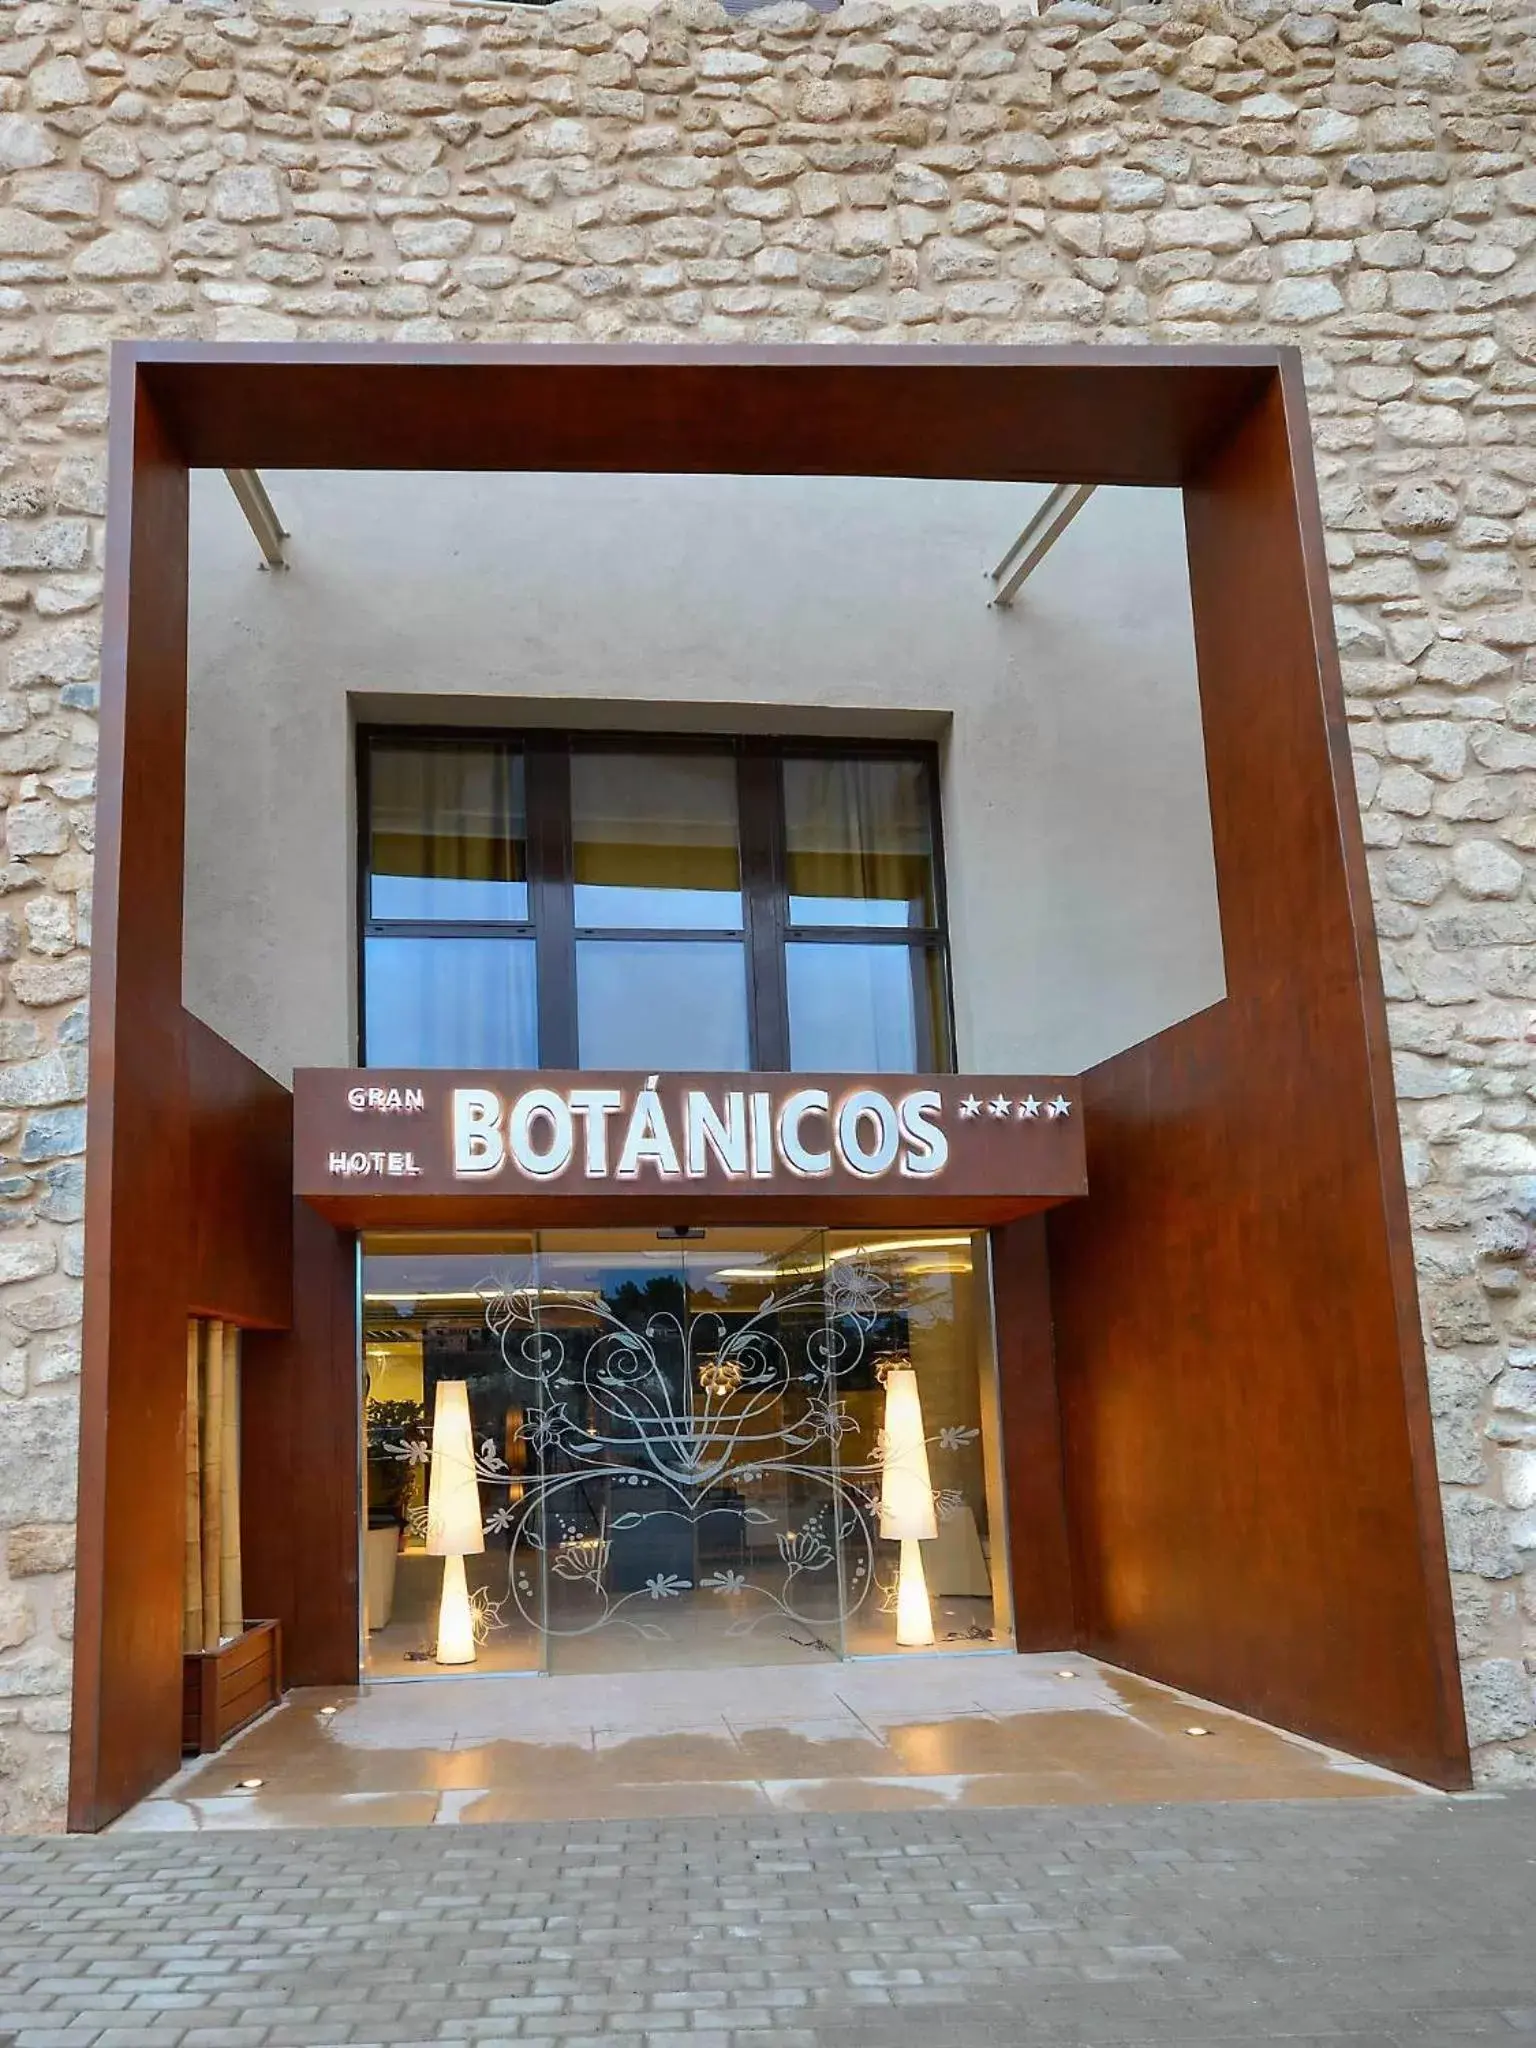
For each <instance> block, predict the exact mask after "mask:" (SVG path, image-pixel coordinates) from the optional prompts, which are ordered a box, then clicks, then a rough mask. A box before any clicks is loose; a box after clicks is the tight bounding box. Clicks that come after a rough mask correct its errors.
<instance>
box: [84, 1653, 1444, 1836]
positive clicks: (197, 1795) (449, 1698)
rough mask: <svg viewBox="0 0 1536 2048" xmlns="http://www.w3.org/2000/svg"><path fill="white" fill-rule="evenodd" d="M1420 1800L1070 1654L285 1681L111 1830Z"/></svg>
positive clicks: (1382, 1776)
mask: <svg viewBox="0 0 1536 2048" xmlns="http://www.w3.org/2000/svg"><path fill="white" fill-rule="evenodd" d="M1191 1729H1203V1730H1205V1731H1207V1732H1206V1733H1204V1734H1191V1733H1190V1732H1189V1731H1190V1730H1191ZM255 1780H259V1781H260V1782H259V1783H252V1782H247V1783H245V1784H242V1781H255ZM1421 1789H1422V1788H1420V1787H1418V1786H1416V1785H1413V1784H1411V1783H1410V1782H1409V1781H1408V1780H1406V1779H1403V1778H1397V1777H1393V1776H1391V1775H1390V1774H1389V1773H1387V1772H1385V1771H1380V1770H1376V1769H1373V1768H1372V1767H1371V1766H1370V1765H1367V1764H1362V1763H1358V1762H1356V1761H1354V1760H1353V1759H1351V1758H1349V1757H1346V1756H1341V1755H1339V1754H1338V1753H1336V1752H1334V1751H1331V1750H1326V1749H1323V1748H1321V1747H1319V1746H1318V1745H1317V1744H1315V1743H1309V1742H1303V1741H1302V1740H1300V1739H1299V1738H1298V1737H1295V1736H1289V1735H1283V1734H1281V1733H1279V1732H1278V1731H1277V1730H1275V1729H1273V1728H1266V1727H1264V1726H1262V1725H1261V1724H1259V1723H1258V1722H1255V1721H1249V1720H1246V1719H1244V1718H1243V1717H1242V1716H1241V1715H1238V1714H1231V1713H1227V1712H1225V1711H1224V1710H1223V1709H1221V1708H1219V1707H1212V1706H1209V1705H1207V1704H1205V1703H1202V1702H1198V1701H1193V1700H1191V1699H1189V1698H1188V1697H1186V1696H1185V1695H1182V1694H1180V1693H1176V1692H1171V1691H1169V1690H1168V1689H1167V1688H1166V1687H1163V1686H1159V1685H1152V1684H1149V1683H1148V1682H1147V1681H1145V1680H1144V1679H1139V1678H1132V1677H1130V1676H1128V1675H1127V1674H1125V1673H1124V1672H1119V1671H1113V1670H1110V1669H1109V1668H1107V1667H1106V1666H1103V1665H1097V1664H1094V1663H1093V1662H1092V1661H1091V1660H1089V1659H1087V1658H1083V1657H1077V1656H1065V1657H1063V1656H1060V1655H1058V1656H1055V1657H1014V1656H974V1657H952V1658H932V1659H924V1660H921V1661H919V1660H917V1659H914V1660H912V1661H910V1662H896V1661H892V1662H871V1663H867V1664H857V1663H854V1664H828V1665H824V1666H815V1667H811V1668H806V1667H804V1666H780V1667H776V1668H769V1669H762V1668H758V1669H752V1670H714V1671H697V1670H695V1671H680V1672H630V1673H627V1674H624V1675H622V1676H621V1675H604V1676H601V1677H574V1676H573V1677H557V1678H505V1677H490V1678H439V1679H425V1680H421V1681H417V1682H415V1683H408V1684H396V1685H375V1686H372V1687H365V1688H362V1689H359V1690H345V1689H343V1690H337V1691H333V1692H332V1691H304V1692H296V1693H292V1694H290V1695H289V1697H288V1700H287V1701H286V1702H285V1704H284V1705H283V1706H281V1707H280V1708H278V1709H277V1710H276V1711H275V1712H274V1713H272V1714H270V1715H269V1716H268V1717H267V1718H266V1719H265V1720H264V1721H261V1722H259V1723H257V1725H256V1726H255V1727H253V1728H251V1729H249V1730H248V1731H247V1732H246V1733H245V1734H244V1735H242V1736H239V1737H237V1738H236V1740H235V1741H234V1742H233V1743H231V1744H230V1746H229V1747H228V1748H227V1749H226V1750H225V1751H224V1752H223V1754H222V1755H220V1756H217V1757H208V1758H202V1759H199V1760H197V1761H195V1762H193V1763H191V1764H189V1765H188V1766H187V1768H186V1769H185V1770H183V1771H182V1772H181V1773H180V1775H179V1776H178V1777H176V1778H174V1779H172V1780H171V1782H170V1783H169V1784H167V1785H166V1786H165V1787H164V1788H163V1789H162V1790H161V1791H160V1792H159V1793H158V1794H157V1795H156V1796H155V1797H154V1798H152V1799H148V1800H145V1801H144V1803H143V1804H142V1805H140V1806H138V1807H136V1808H135V1809H134V1810H133V1811H132V1812H131V1813H130V1814H128V1815H126V1816H125V1817H124V1819H122V1820H121V1821H119V1822H118V1823H117V1826H118V1827H119V1828H128V1829H136V1830H137V1829H157V1828H182V1829H185V1828H227V1827H238V1828H286V1827H334V1826H337V1825H347V1824H353V1825H362V1826H378V1827H401V1826H409V1825H412V1824H425V1823H428V1822H438V1823H443V1822H457V1821H515V1820H592V1819H605V1820H606V1819H614V1820H619V1819H644V1818H649V1817H653V1816H662V1815H670V1814H680V1815H691V1816H700V1817H708V1816H719V1815H728V1814H741V1813H761V1812H769V1811H774V1810H778V1811H781V1812H800V1813H806V1812H821V1813H828V1812H831V1813H855V1812H869V1811H873V1810H878V1809H893V1808H913V1807H942V1808H950V1809H956V1808H966V1807H990V1806H1042V1805H1048V1806H1056V1805H1079V1804H1082V1805H1088V1804H1112V1803H1115V1802H1117V1801H1136V1802H1147V1801H1186V1800H1220V1799H1336V1798H1352V1799H1358V1798H1362V1797H1369V1796H1372V1795H1387V1796H1391V1795H1397V1796H1399V1797H1412V1796H1414V1795H1415V1794H1416V1793H1418V1792H1420V1791H1421Z"/></svg>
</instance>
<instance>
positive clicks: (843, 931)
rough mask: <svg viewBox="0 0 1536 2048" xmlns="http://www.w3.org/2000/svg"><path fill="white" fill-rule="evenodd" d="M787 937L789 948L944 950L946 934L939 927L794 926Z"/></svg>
mask: <svg viewBox="0 0 1536 2048" xmlns="http://www.w3.org/2000/svg"><path fill="white" fill-rule="evenodd" d="M784 937H785V939H786V940H787V942H788V943H789V944H790V945H794V946H816V945H821V944H822V943H823V942H824V943H825V944H827V945H829V946H942V945H943V944H944V934H943V932H942V931H940V930H939V929H938V927H937V926H936V925H911V924H792V925H787V926H786V927H785V930H784Z"/></svg>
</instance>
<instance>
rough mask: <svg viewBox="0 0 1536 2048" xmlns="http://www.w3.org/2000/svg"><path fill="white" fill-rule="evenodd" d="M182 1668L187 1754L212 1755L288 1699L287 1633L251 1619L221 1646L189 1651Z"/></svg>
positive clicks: (183, 1743)
mask: <svg viewBox="0 0 1536 2048" xmlns="http://www.w3.org/2000/svg"><path fill="white" fill-rule="evenodd" d="M181 1669H182V1685H181V1749H182V1754H183V1756H189V1755H204V1756H206V1755H207V1754H208V1752H209V1751H211V1750H215V1749H222V1748H223V1746H224V1744H225V1743H226V1742H228V1740H229V1738H230V1736H231V1735H233V1734H235V1733H236V1732H237V1730H239V1729H241V1728H243V1727H244V1726H245V1725H246V1723H247V1722H248V1721H254V1720H255V1718H256V1716H257V1715H258V1714H264V1713H265V1712H266V1710H267V1708H268V1707H274V1706H276V1704H277V1702H278V1701H279V1700H280V1699H281V1698H282V1696H283V1639H282V1632H281V1630H280V1629H279V1627H278V1624H277V1623H276V1622H275V1621H253V1622H249V1623H247V1625H246V1627H245V1630H244V1631H243V1633H242V1634H240V1635H238V1636H235V1637H234V1638H233V1639H232V1640H231V1641H230V1642H227V1643H223V1644H221V1645H220V1647H219V1648H218V1649H217V1650H189V1651H188V1652H187V1653H186V1655H185V1656H184V1657H183V1658H182V1666H181Z"/></svg>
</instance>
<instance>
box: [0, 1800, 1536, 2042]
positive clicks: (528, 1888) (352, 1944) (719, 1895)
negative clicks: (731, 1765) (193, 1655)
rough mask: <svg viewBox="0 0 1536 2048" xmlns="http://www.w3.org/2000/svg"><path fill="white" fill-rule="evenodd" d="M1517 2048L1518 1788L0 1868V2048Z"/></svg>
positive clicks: (1521, 1959) (470, 1835) (35, 1862)
mask: <svg viewBox="0 0 1536 2048" xmlns="http://www.w3.org/2000/svg"><path fill="white" fill-rule="evenodd" d="M1483 2040H1491V2041H1502V2042H1507V2043H1509V2044H1510V2048H1519V2044H1520V2043H1521V2042H1526V2043H1532V2044H1533V2048H1536V1792H1511V1793H1508V1794H1499V1795H1495V1796H1492V1797H1488V1796H1481V1797H1477V1796H1474V1797H1470V1798H1463V1799H1444V1798H1438V1797H1427V1798H1420V1799H1414V1800H1390V1801H1387V1800H1370V1801H1358V1802H1357V1801H1342V1800H1332V1801H1325V1802H1316V1803H1312V1802H1290V1803H1285V1804H1280V1803H1256V1802H1254V1803H1243V1804H1230V1805H1219V1806H1216V1805H1211V1806H1193V1805H1191V1806H1135V1807H1078V1808H1062V1807H1047V1808H1037V1809H1020V1808H1012V1809H1009V1810H1006V1811H1004V1810H999V1811H995V1812H988V1811H965V1812H956V1813H948V1814H946V1813H932V1812H916V1813H890V1814H878V1813H865V1814H856V1815H847V1814H845V1815H805V1816H798V1817H789V1816H777V1815H775V1816H771V1817H769V1818H766V1819H765V1818H762V1817H759V1816H753V1817H750V1818H743V1819H714V1820H706V1821H694V1822H682V1821H676V1820H661V1821H621V1822H611V1823H605V1824H602V1825H600V1826H599V1825H596V1824H593V1823H588V1822H582V1823H565V1824H559V1825H556V1824H553V1823H548V1824H541V1825H529V1826H516V1827H492V1826H487V1827H483V1828H477V1829H474V1830H461V1829H378V1830H373V1829H366V1828H346V1829H336V1830H330V1831H327V1830H318V1829H317V1830H309V1831H306V1832H303V1833H289V1834H279V1833H269V1834H264V1835H250V1834H234V1833H212V1834H203V1835H198V1836H195V1837H191V1836H188V1835H185V1834H183V1835H113V1836H104V1837H99V1838H97V1839H94V1840H92V1839H88V1838H80V1837H73V1838H66V1837H57V1836H55V1837H46V1838H42V1839H36V1840H25V1841H24V1840H16V1839H11V1840H7V1841H0V2048H333V2044H334V2048H341V2044H343V2043H347V2044H368V2043H372V2044H377V2048H384V2044H386V2043H389V2044H402V2048H403V2044H416V2048H426V2044H429V2043H431V2044H436V2043H441V2042H466V2043H467V2042H473V2043H481V2044H485V2043H497V2042H506V2043H525V2042H545V2043H550V2044H559V2048H585V2044H595V2043H604V2044H613V2043H632V2044H634V2048H745V2044H758V2048H762V2044H766V2043H770V2042H771V2043H772V2044H773V2048H834V2044H836V2048H932V2044H939V2048H984V2044H992V2043H996V2044H1007V2048H1237V2044H1238V2043H1242V2044H1245V2048H1246V2044H1251V2043H1253V2042H1271V2043H1276V2044H1284V2048H1454V2044H1455V2043H1458V2042H1462V2041H1483Z"/></svg>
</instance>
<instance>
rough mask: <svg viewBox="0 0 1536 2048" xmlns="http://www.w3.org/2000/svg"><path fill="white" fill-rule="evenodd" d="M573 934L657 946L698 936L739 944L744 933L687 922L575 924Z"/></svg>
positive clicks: (708, 942)
mask: <svg viewBox="0 0 1536 2048" xmlns="http://www.w3.org/2000/svg"><path fill="white" fill-rule="evenodd" d="M575 936H576V938H577V939H578V940H581V939H592V940H594V941H596V942H598V943H599V944H600V943H602V942H603V941H605V940H608V939H633V940H636V941H641V940H643V941H645V942H646V943H647V944H655V945H658V946H671V945H677V944H679V943H681V944H683V945H692V944H693V942H694V941H695V940H696V939H698V940H702V941H703V943H704V944H705V945H707V946H715V945H720V946H739V945H741V944H742V942H743V940H744V938H745V933H743V932H741V931H728V930H726V929H725V928H724V927H723V926H720V925H714V926H708V927H706V928H705V929H704V930H702V931H699V930H695V928H694V927H693V926H692V925H687V924H654V925H652V924H645V925H623V924H579V925H577V926H576V929H575Z"/></svg>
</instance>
